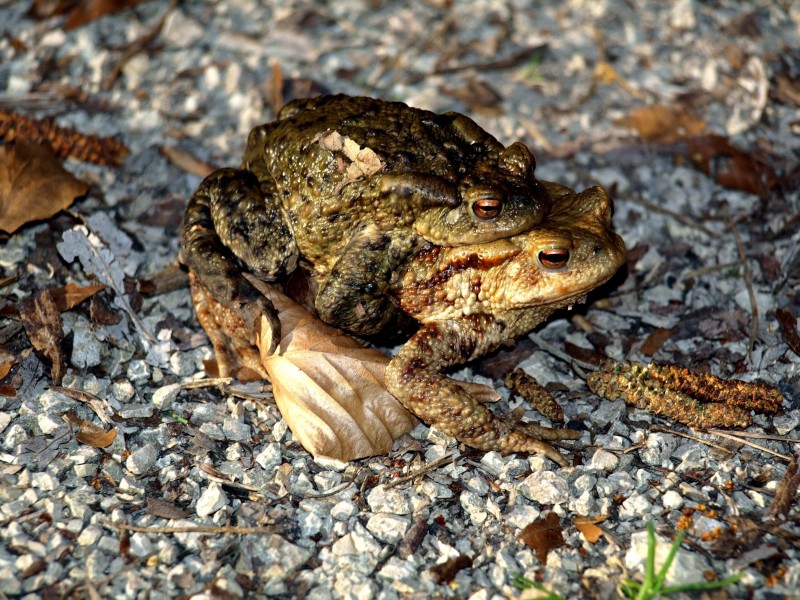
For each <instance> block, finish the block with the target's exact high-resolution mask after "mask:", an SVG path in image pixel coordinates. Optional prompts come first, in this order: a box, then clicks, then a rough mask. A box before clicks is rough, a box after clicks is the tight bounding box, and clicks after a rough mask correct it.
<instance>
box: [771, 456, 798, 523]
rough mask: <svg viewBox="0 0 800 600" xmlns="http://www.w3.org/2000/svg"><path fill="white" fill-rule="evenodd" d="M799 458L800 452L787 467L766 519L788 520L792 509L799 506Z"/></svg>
mask: <svg viewBox="0 0 800 600" xmlns="http://www.w3.org/2000/svg"><path fill="white" fill-rule="evenodd" d="M798 458H800V452H798V453H797V454H795V455H794V456H793V457H792V460H791V461H789V464H788V465H787V466H786V472H785V473H784V474H783V477H781V480H780V482H779V483H778V487H777V489H776V490H775V497H774V498H773V499H772V503H771V504H770V505H769V508H767V511H766V512H765V513H764V518H765V519H767V520H770V519H773V520H781V519H788V518H789V512H790V511H791V510H792V507H793V506H795V505H796V504H797V488H798V486H800V472H798V469H797V459H798Z"/></svg>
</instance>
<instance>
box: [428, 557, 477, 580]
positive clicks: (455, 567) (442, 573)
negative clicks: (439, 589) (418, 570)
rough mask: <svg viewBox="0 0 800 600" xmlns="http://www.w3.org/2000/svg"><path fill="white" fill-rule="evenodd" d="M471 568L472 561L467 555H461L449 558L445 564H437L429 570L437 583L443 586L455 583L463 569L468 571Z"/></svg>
mask: <svg viewBox="0 0 800 600" xmlns="http://www.w3.org/2000/svg"><path fill="white" fill-rule="evenodd" d="M471 566H472V559H471V558H470V557H469V556H466V555H465V554H459V555H458V556H456V557H454V558H448V559H447V560H446V561H444V562H441V563H436V564H435V565H433V566H432V567H431V568H430V569H428V570H429V571H430V572H431V574H432V575H433V576H434V579H435V580H436V583H437V584H439V585H442V584H443V583H450V582H451V581H453V579H455V578H456V575H457V574H458V572H459V571H460V570H461V569H468V568H469V567H471Z"/></svg>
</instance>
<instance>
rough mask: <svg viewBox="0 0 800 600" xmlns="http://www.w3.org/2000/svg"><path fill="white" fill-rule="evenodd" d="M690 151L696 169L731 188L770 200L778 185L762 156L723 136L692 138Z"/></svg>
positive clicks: (690, 157) (688, 150) (690, 158)
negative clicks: (744, 149)
mask: <svg viewBox="0 0 800 600" xmlns="http://www.w3.org/2000/svg"><path fill="white" fill-rule="evenodd" d="M686 151H687V153H688V155H689V160H691V161H692V163H693V164H694V166H695V167H696V168H698V169H700V170H701V171H702V172H703V173H705V174H706V175H711V176H713V177H714V180H715V181H716V182H717V183H718V184H720V185H722V186H725V187H727V188H731V189H734V190H742V191H745V192H749V193H751V194H756V195H757V196H759V197H760V198H767V197H768V196H769V192H770V190H771V189H772V188H773V187H774V186H775V184H776V183H777V177H776V175H775V171H774V169H773V168H772V167H771V166H769V165H768V164H767V163H766V162H765V161H764V160H762V159H761V158H760V157H757V156H755V155H754V154H752V153H749V152H745V151H743V150H740V149H739V148H737V147H735V146H733V145H732V144H731V143H730V142H729V141H728V139H727V138H725V137H722V136H721V135H703V136H699V137H695V138H692V139H690V140H689V143H688V147H687V150H686Z"/></svg>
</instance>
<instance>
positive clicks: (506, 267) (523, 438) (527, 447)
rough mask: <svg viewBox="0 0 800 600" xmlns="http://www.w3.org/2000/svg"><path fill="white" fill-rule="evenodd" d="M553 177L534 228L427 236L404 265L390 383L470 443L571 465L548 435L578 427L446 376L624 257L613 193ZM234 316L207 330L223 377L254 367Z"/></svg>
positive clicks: (396, 293) (582, 291)
mask: <svg viewBox="0 0 800 600" xmlns="http://www.w3.org/2000/svg"><path fill="white" fill-rule="evenodd" d="M544 185H546V187H547V190H548V194H549V195H550V197H552V198H553V206H552V210H551V212H550V214H549V215H548V216H547V217H546V218H545V220H544V221H543V222H541V223H540V224H538V225H537V226H535V227H533V228H531V229H529V230H528V231H525V232H523V233H520V234H517V235H511V236H508V237H507V238H502V239H499V240H494V241H490V242H483V243H476V244H469V245H464V246H449V247H445V246H436V245H434V244H427V245H424V246H423V247H422V248H420V249H419V250H417V251H416V252H414V253H413V254H411V255H409V256H407V257H406V258H405V259H404V260H403V261H402V262H401V263H400V264H399V265H398V268H397V269H396V270H395V271H394V272H393V273H392V274H391V276H390V280H389V283H388V286H387V292H386V298H387V301H388V302H390V303H391V305H392V306H393V307H394V308H395V309H396V310H399V311H401V312H403V313H404V314H407V315H410V316H411V317H413V319H414V320H416V321H417V322H418V323H419V329H418V330H417V331H416V333H415V334H413V335H412V337H411V338H410V339H409V340H408V341H407V342H406V343H405V345H403V346H402V347H401V348H400V350H399V352H398V353H397V355H396V356H395V357H394V358H393V359H392V360H391V362H390V363H389V365H388V367H387V370H386V386H387V388H388V389H389V391H390V392H391V393H392V394H393V395H395V396H396V397H397V398H398V399H399V400H400V401H401V402H402V403H403V404H404V405H405V406H406V408H408V409H409V410H410V411H411V412H412V413H414V414H415V415H416V416H417V417H419V418H420V419H422V420H423V421H425V422H426V423H428V424H432V425H435V426H436V427H437V428H439V429H440V430H442V431H444V432H446V433H448V434H451V435H453V436H455V437H456V438H457V439H459V440H460V441H462V442H464V443H466V444H467V445H469V446H473V447H475V448H479V449H483V450H498V451H501V452H503V453H510V452H534V453H542V454H544V455H546V456H548V457H549V458H551V459H552V460H554V461H555V462H557V463H558V464H561V465H564V464H566V462H565V460H564V458H563V457H562V456H561V455H560V454H559V453H558V451H556V450H555V449H554V448H552V447H551V446H549V445H548V444H547V443H546V441H547V440H553V439H575V438H576V437H577V434H576V432H574V431H570V430H551V429H546V428H536V427H534V426H531V425H524V424H522V423H519V422H518V421H515V420H513V419H511V418H509V417H504V416H496V415H494V414H493V413H492V412H491V411H489V410H488V409H487V408H486V407H485V406H483V405H482V404H481V403H480V402H479V401H478V400H477V399H476V398H475V397H474V396H473V395H472V394H471V392H470V391H469V390H468V389H466V388H464V387H462V386H461V385H460V384H458V383H457V382H456V381H455V380H453V379H450V378H448V377H447V376H446V375H444V374H443V371H445V370H446V369H448V368H449V367H452V366H455V365H459V364H461V363H464V362H467V361H469V360H472V359H474V358H477V357H479V356H482V355H485V354H486V353H488V352H491V351H492V350H493V349H495V348H497V347H498V346H500V345H501V344H503V343H504V342H507V341H509V340H513V339H514V338H516V337H518V336H520V335H522V334H524V333H526V332H528V331H530V330H531V329H533V328H534V327H535V326H536V325H538V324H539V323H541V322H542V321H544V320H545V319H547V318H548V317H549V316H550V315H551V314H552V313H553V312H554V311H556V310H558V309H561V308H565V307H569V306H571V305H572V304H574V303H576V302H579V301H581V300H582V298H584V297H585V295H586V294H587V293H588V292H589V291H591V290H592V289H594V288H595V287H597V286H599V285H601V284H602V283H604V282H605V281H607V280H608V279H609V278H610V277H611V276H612V275H613V274H614V273H615V272H616V270H617V269H618V268H619V267H620V266H621V265H622V264H623V262H624V260H625V246H624V244H623V241H622V239H621V238H620V237H619V236H618V235H616V234H615V233H613V231H612V230H611V225H610V219H611V202H610V201H609V199H608V196H607V195H606V193H605V191H604V190H603V189H602V188H599V187H594V188H590V189H588V190H585V191H584V192H581V193H575V192H573V191H572V190H570V189H569V188H566V187H564V186H561V185H558V184H555V183H545V184H544ZM209 292H210V290H207V289H205V288H203V286H202V282H201V281H200V280H199V278H196V277H195V278H193V295H194V297H195V303H196V305H197V306H198V314H200V312H201V311H200V304H201V303H203V298H204V297H206V295H210V296H211V298H212V299H213V293H211V294H209ZM198 294H199V296H198ZM233 321H236V322H235V323H233V322H232V320H231V319H229V318H228V317H227V316H224V315H221V314H219V313H217V314H215V315H213V318H205V319H204V320H203V323H204V326H205V327H206V328H207V329H209V328H212V327H216V328H217V329H218V330H217V331H213V330H209V337H210V338H211V339H212V340H214V346H215V351H216V354H217V359H218V361H220V362H221V365H220V366H221V371H224V372H223V373H222V374H223V375H225V374H227V373H228V372H232V371H234V370H235V369H236V368H237V367H238V366H240V365H241V366H251V365H252V363H250V364H247V363H246V362H245V361H241V362H239V363H238V364H237V360H240V357H241V356H243V355H244V354H246V352H242V350H243V349H245V348H247V346H248V344H249V342H248V340H247V339H246V338H247V335H248V334H247V333H246V332H247V327H242V323H241V321H240V320H236V319H234V320H233ZM334 324H335V323H334ZM243 332H244V333H243ZM231 347H232V348H233V349H231ZM250 356H253V353H252V352H251V353H250ZM255 356H257V353H255ZM256 370H258V366H257V365H256Z"/></svg>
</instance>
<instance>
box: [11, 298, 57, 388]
mask: <svg viewBox="0 0 800 600" xmlns="http://www.w3.org/2000/svg"><path fill="white" fill-rule="evenodd" d="M19 316H20V319H21V320H22V325H23V326H24V327H25V333H27V334H28V339H29V340H30V341H31V344H32V345H33V347H34V348H35V349H36V350H38V351H39V352H41V353H42V354H44V355H45V356H46V357H47V358H49V359H50V362H51V366H50V379H51V381H52V383H53V385H60V384H61V380H62V379H63V377H64V373H66V370H67V366H66V356H65V355H64V349H63V348H62V347H61V342H62V341H63V339H64V330H63V329H62V324H61V314H60V313H59V312H58V308H57V307H56V303H55V301H54V300H53V296H52V294H51V292H50V290H49V289H46V290H42V291H40V292H39V293H37V294H35V295H34V296H30V297H28V298H26V299H25V300H23V301H22V302H20V303H19Z"/></svg>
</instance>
